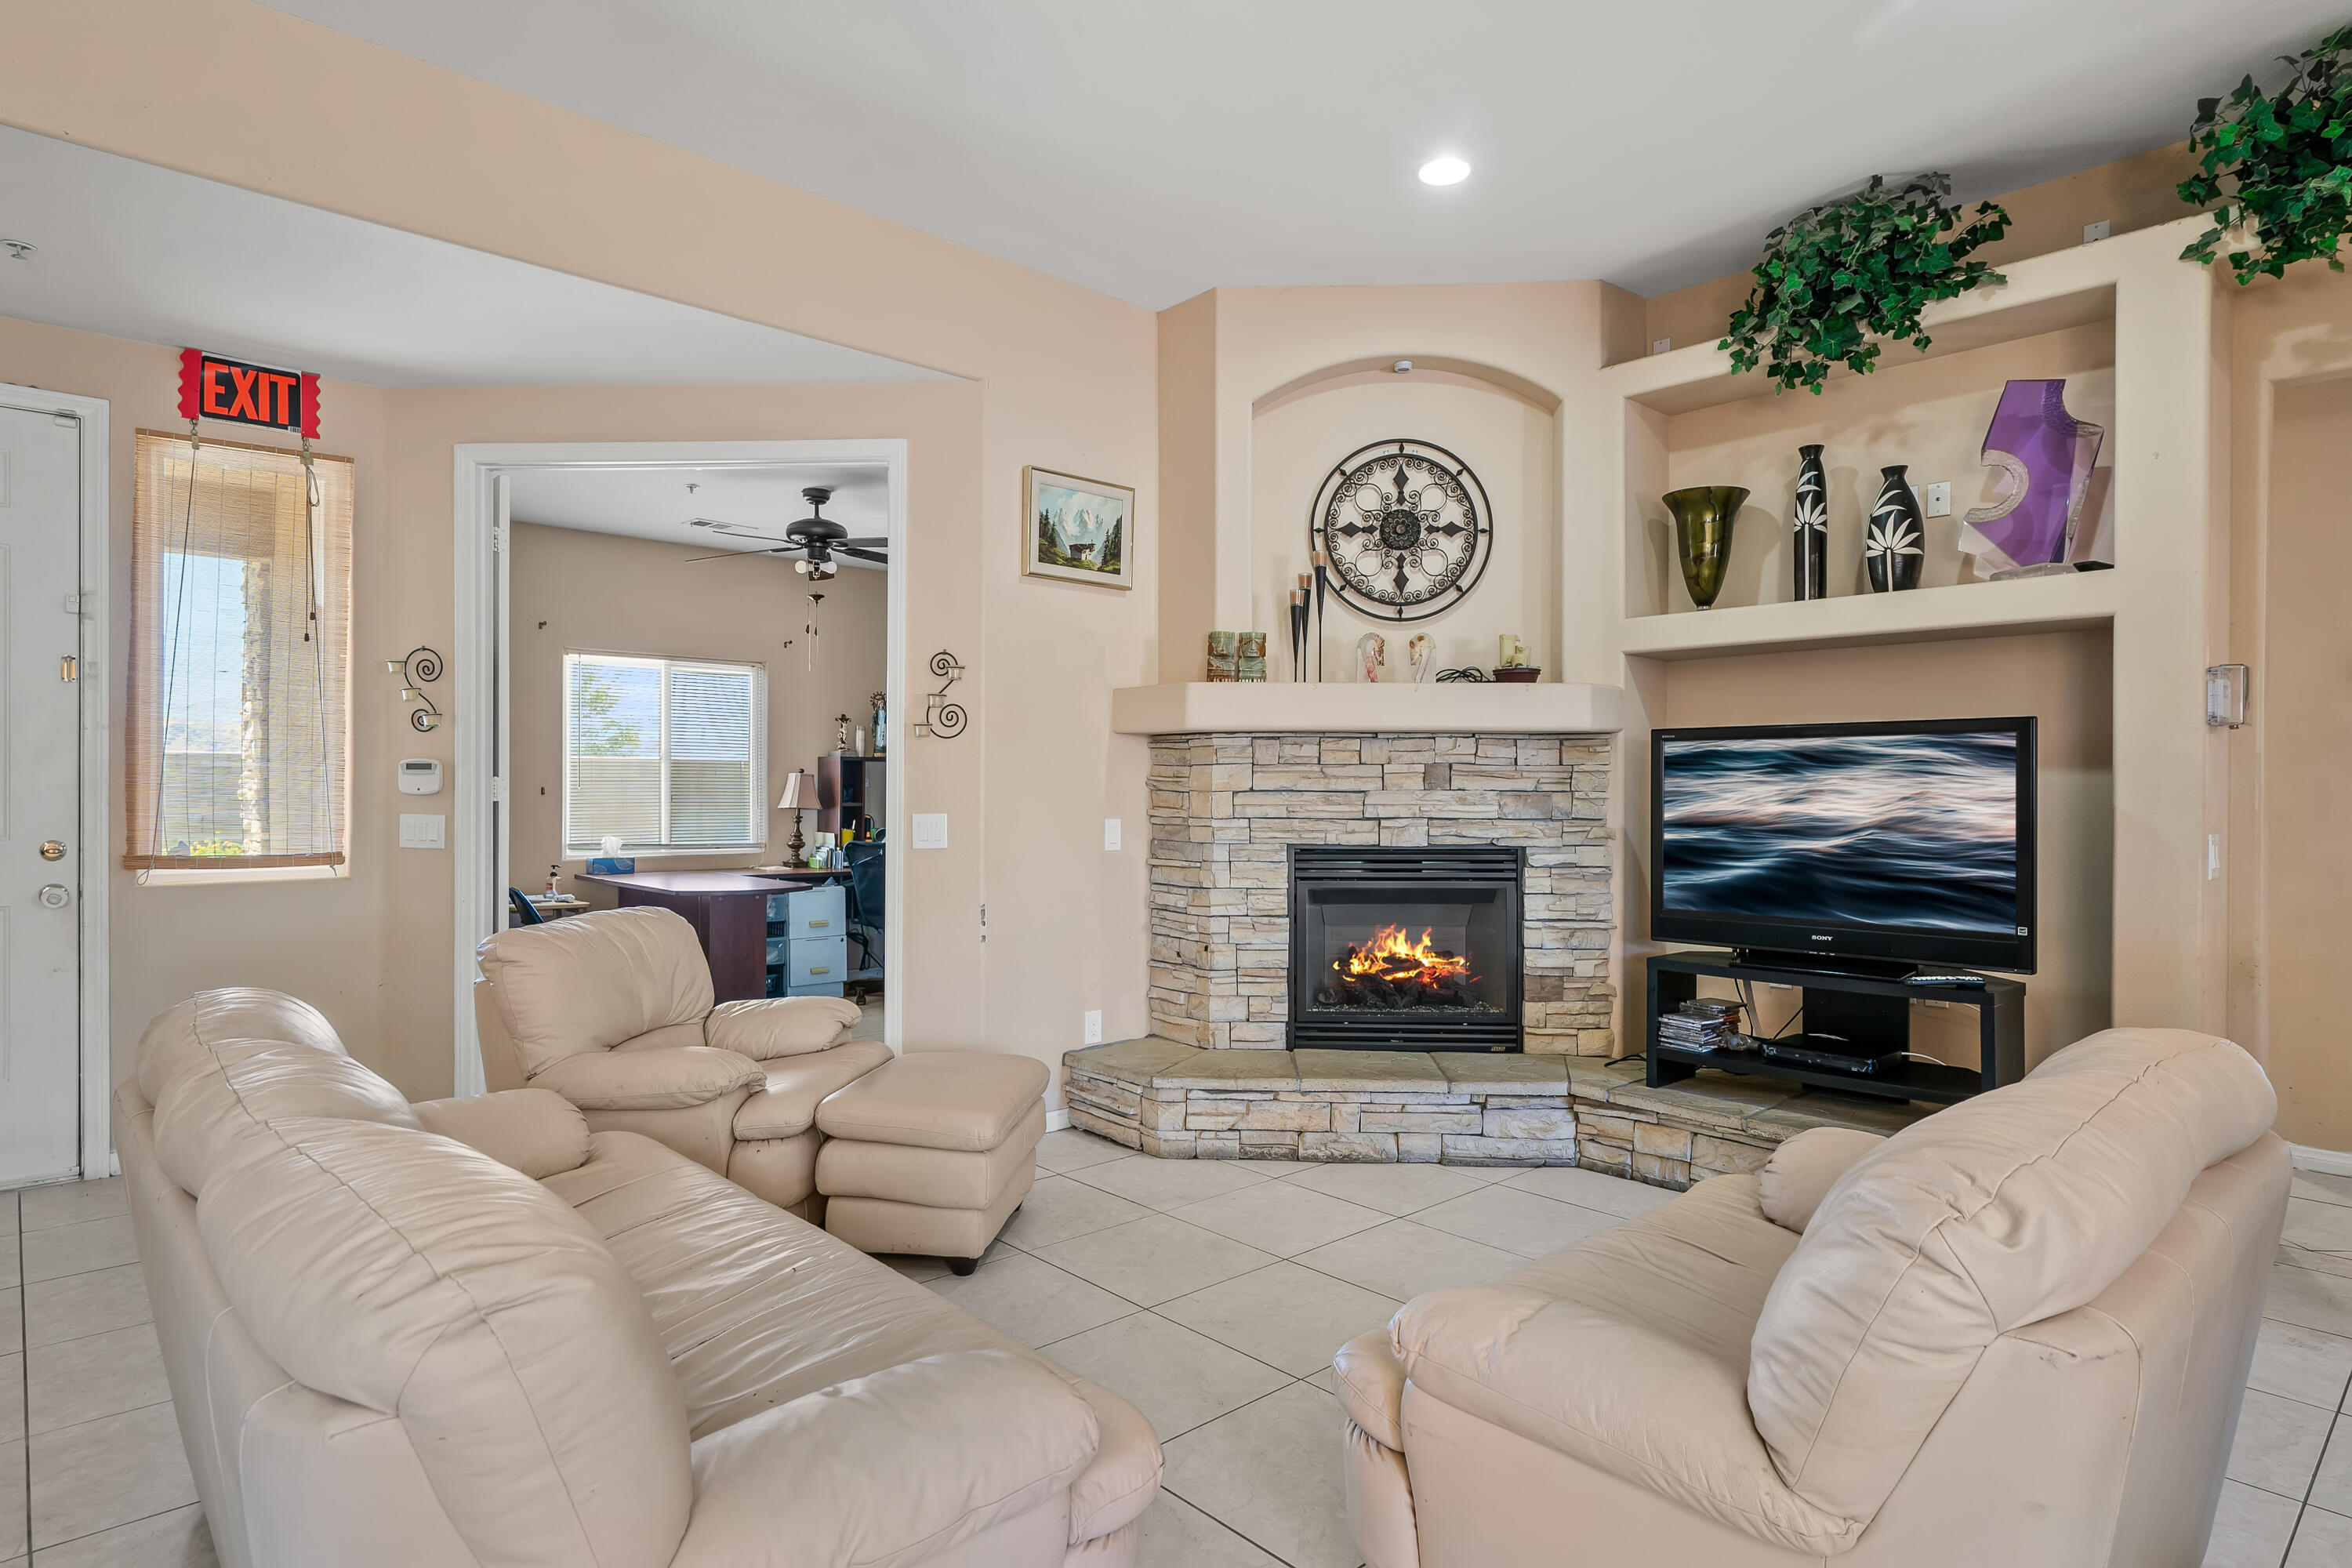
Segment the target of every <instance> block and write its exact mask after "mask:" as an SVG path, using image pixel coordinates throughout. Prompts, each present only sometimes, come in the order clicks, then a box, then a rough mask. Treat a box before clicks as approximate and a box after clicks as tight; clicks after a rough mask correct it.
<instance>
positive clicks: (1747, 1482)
mask: <svg viewBox="0 0 2352 1568" xmlns="http://www.w3.org/2000/svg"><path fill="white" fill-rule="evenodd" d="M1797 1245H1798V1242H1797V1237H1795V1236H1794V1235H1792V1234H1791V1233H1790V1232H1789V1231H1786V1230H1783V1229H1782V1228H1781V1227H1780V1226H1777V1225H1774V1224H1773V1223H1772V1222H1771V1221H1770V1220H1769V1219H1766V1218H1765V1217H1764V1211H1763V1209H1762V1207H1761V1206H1760V1205H1759V1202H1758V1197H1757V1182H1756V1178H1755V1177H1753V1176H1717V1177H1716V1178H1714V1179H1713V1180H1711V1181H1706V1182H1702V1183H1700V1184H1698V1185H1697V1186H1696V1187H1693V1188H1692V1189H1691V1190H1690V1191H1689V1192H1687V1193H1685V1194H1683V1195H1682V1196H1681V1197H1679V1198H1676V1199H1675V1201H1674V1202H1672V1203H1670V1204H1666V1205H1663V1206H1661V1207H1658V1208H1655V1209H1653V1210H1651V1211H1650V1212H1649V1213H1647V1214H1645V1215H1642V1216H1641V1217H1640V1218H1638V1219H1631V1220H1627V1221H1625V1222H1624V1223H1623V1224H1622V1225H1618V1226H1612V1227H1611V1228H1610V1229H1608V1230H1604V1231H1602V1232H1601V1233H1599V1234H1598V1235H1596V1236H1592V1237H1588V1238H1586V1239H1585V1240H1583V1241H1581V1242H1579V1243H1578V1244H1577V1245H1576V1246H1574V1247H1570V1248H1569V1249H1568V1250H1567V1251H1565V1252H1557V1253H1553V1254H1552V1255H1551V1256H1549V1257H1548V1258H1541V1259H1538V1261H1537V1262H1535V1263H1532V1264H1529V1265H1528V1266H1527V1267H1526V1268H1519V1269H1516V1270H1514V1271H1513V1272H1511V1273H1509V1274H1507V1275H1505V1276H1504V1277H1503V1278H1502V1279H1498V1280H1496V1281H1495V1282H1494V1283H1492V1284H1489V1285H1480V1286H1473V1287H1470V1288H1468V1289H1455V1290H1438V1291H1434V1292H1432V1293H1431V1294H1428V1295H1425V1296H1419V1297H1416V1298H1414V1299H1413V1300H1411V1301H1409V1302H1407V1303H1406V1304H1405V1306H1404V1308H1403V1310H1401V1311H1400V1312H1398V1313H1397V1315H1396V1316H1395V1318H1394V1319H1393V1320H1391V1322H1390V1325H1389V1329H1390V1334H1391V1340H1392V1342H1393V1343H1394V1345H1395V1347H1396V1351H1397V1354H1398V1358H1399V1360H1400V1362H1401V1363H1402V1367H1403V1370H1404V1374H1405V1376H1406V1377H1407V1378H1408V1379H1409V1380H1410V1381H1411V1382H1412V1385H1413V1386H1414V1387H1415V1388H1416V1389H1418V1390H1420V1392H1421V1393H1423V1394H1427V1395H1429V1396H1430V1397H1433V1398H1434V1399H1437V1400H1441V1401H1443V1402H1444V1404H1446V1405H1451V1406H1453V1407H1454V1409H1456V1410H1460V1411H1464V1412H1466V1413H1468V1414H1469V1415H1475V1416H1478V1417H1479V1418H1481V1419H1482V1420H1486V1421H1488V1422H1491V1423H1493V1424H1494V1425H1496V1426H1500V1427H1502V1428H1504V1429H1505V1430H1506V1431H1509V1432H1514V1433H1517V1435H1518V1436H1522V1437H1525V1438H1527V1439H1528V1440H1529V1441H1531V1442H1534V1443H1538V1444H1541V1445H1542V1446H1544V1447H1548V1448H1551V1449H1554V1450H1556V1451H1558V1452H1559V1453H1563V1454H1566V1455H1568V1456H1569V1457H1570V1458H1574V1459H1577V1460H1579V1461H1580V1462H1582V1463H1584V1464H1587V1465H1590V1466H1591V1467H1593V1468H1596V1469H1601V1470H1605V1471H1607V1472H1609V1473H1610V1474H1612V1475H1614V1476H1617V1477H1619V1478H1621V1479H1624V1480H1628V1481H1632V1482H1635V1483H1637V1484H1639V1485H1641V1486H1643V1487H1646V1488H1648V1489H1651V1490H1653V1491H1656V1492H1659V1493H1662V1494H1664V1496H1666V1497H1669V1498H1672V1499H1674V1500H1675V1501H1677V1502H1680V1503H1681V1504H1683V1505H1684V1506H1685V1507H1686V1508H1690V1509H1693V1510H1696V1511H1698V1512H1701V1513H1705V1514H1706V1515H1708V1516H1710V1517H1712V1518H1714V1519H1717V1520H1719V1521H1722V1522H1724V1523H1726V1524H1729V1525H1732V1526H1734V1527H1735V1528H1737V1529H1739V1530H1742V1531H1747V1532H1748V1533H1751V1534H1755V1535H1759V1536H1762V1537H1764V1538H1765V1539H1767V1540H1770V1541H1776V1542H1780V1544H1781V1545H1784V1546H1787V1547H1789V1548H1790V1549H1791V1550H1794V1551H1798V1552H1810V1553H1813V1554H1815V1555H1817V1556H1818V1555H1822V1554H1826V1553H1829V1552H1837V1551H1842V1550H1843V1549H1844V1548H1846V1547H1848V1546H1851V1545H1852V1544H1853V1538H1854V1536H1855V1535H1856V1534H1858V1533H1859V1532H1858V1531H1855V1530H1853V1529H1850V1528H1849V1527H1848V1526H1847V1525H1846V1523H1845V1521H1842V1520H1839V1519H1836V1518H1834V1517H1832V1516H1831V1515H1829V1514H1827V1513H1826V1512H1825V1511H1824V1510H1821V1509H1819V1508H1816V1507H1814V1506H1812V1505H1811V1504H1810V1503H1808V1502H1807V1501H1806V1500H1804V1499H1802V1498H1801V1497H1799V1496H1797V1495H1796V1494H1795V1493H1794V1492H1792V1491H1791V1490H1790V1488H1789V1487H1788V1486H1787V1485H1786V1484H1785V1483H1784V1482H1783V1481H1782V1480H1781V1479H1780V1474H1779V1472H1778V1471H1777V1470H1775V1469H1774V1468H1773V1464H1772V1457H1771V1455H1770V1453H1769V1451H1768V1450H1767V1449H1766V1448H1765V1447H1764V1444H1763V1442H1762V1440H1761V1439H1759V1437H1758V1436H1757V1435H1756V1429H1755V1426H1753V1424H1752V1423H1751V1422H1750V1421H1749V1420H1748V1408H1747V1399H1746V1391H1745V1382H1746V1378H1747V1374H1748V1339H1749V1336H1750V1334H1751V1333H1752V1332H1753V1331H1754V1327H1755V1323H1756V1319H1757V1316H1758V1314H1759V1312H1760V1311H1761V1310H1763V1306H1764V1301H1765V1300H1766V1293H1767V1291H1768V1290H1769V1288H1770V1284H1771V1280H1772V1277H1773V1275H1774V1273H1775V1271H1777V1270H1778V1269H1779V1268H1780V1267H1781V1266H1782V1264H1783V1262H1784V1260H1785V1259H1787V1258H1788V1257H1789V1256H1790V1253H1791V1252H1792V1251H1793V1250H1794V1249H1795V1248H1796V1247H1797ZM1368 1405H1369V1402H1368ZM1350 1408H1351V1411H1352V1409H1353V1405H1351V1406H1350ZM1364 1414H1366V1415H1378V1414H1379V1410H1378V1407H1377V1405H1370V1407H1368V1408H1367V1409H1366V1410H1365V1412H1364ZM1359 1419H1360V1418H1359ZM1367 1430H1370V1428H1367Z"/></svg>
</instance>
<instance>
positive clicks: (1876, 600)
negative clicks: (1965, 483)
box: [1622, 571, 2122, 659]
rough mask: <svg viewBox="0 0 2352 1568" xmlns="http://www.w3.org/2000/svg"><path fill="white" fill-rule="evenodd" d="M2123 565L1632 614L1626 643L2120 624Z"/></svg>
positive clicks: (1858, 641)
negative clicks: (2110, 568) (1891, 590)
mask: <svg viewBox="0 0 2352 1568" xmlns="http://www.w3.org/2000/svg"><path fill="white" fill-rule="evenodd" d="M2121 575H2122V574H2121V572H2120V571H2114V572H2074V573H2069V574H2065V575H2063V576H2057V577H2024V578H2020V579H2017V580H2016V581H2013V582H2007V583H1960V584H1950V585H1948V586H1945V587H1940V588H1915V589H1912V590H1911V591H1909V592H1907V593H1901V594H1849V595H1841V596H1839V597H1835V598H1829V599H1814V600H1811V601H1809V602H1806V603H1802V604H1798V603H1791V602H1783V603H1780V604H1776V605H1717V607H1715V608H1714V609H1711V610H1682V611H1677V612H1674V613H1671V614H1666V615H1656V616H1630V617H1628V618H1627V619H1626V621H1625V622H1624V626H1623V637H1622V647H1623V648H1624V651H1625V652H1626V653H1628V654H1632V655H1634V656H1636V657H1639V658H1663V659H1676V658H1714V657H1717V656H1719V655H1724V654H1741V653H1780V652H1791V651H1795V650H1798V649H1801V648H1813V647H1869V646H1871V645H1874V644H1885V643H1908V642H1939V641H1944V640H1947V639H1949V638H1953V637H2018V636H2023V635H2025V634H2028V633H2032V632H2055V631H2073V630H2078V629H2080V628H2083V627H2086V626H2105V625H2109V624H2112V623H2113V621H2114V620H2115V616H2116V603H2117V601H2118V598H2119V596H2120V595H2119V593H2118V590H2119V588H2120V586H2121V584H2119V583H2118V581H2117V579H2118V578H2119V577H2120V576H2121Z"/></svg>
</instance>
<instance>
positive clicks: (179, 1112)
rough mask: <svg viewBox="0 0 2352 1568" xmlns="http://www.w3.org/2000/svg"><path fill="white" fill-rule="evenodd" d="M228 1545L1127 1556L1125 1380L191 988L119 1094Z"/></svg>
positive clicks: (532, 1556)
mask: <svg viewBox="0 0 2352 1568" xmlns="http://www.w3.org/2000/svg"><path fill="white" fill-rule="evenodd" d="M116 1104H117V1106H118V1108H119V1112H120V1114H119V1119H118V1121H117V1122H116V1131H117V1137H118V1141H119V1143H120V1147H121V1156H122V1164H123V1173H124V1175H125V1177H126V1178H127V1180H128V1184H129V1187H130V1197H131V1226H132V1230H133V1232H134V1234H135V1235H136V1237H137V1239H138V1244H139V1259H140V1267H141V1269H142V1273H143V1274H144V1276H145V1279H146V1282H147V1293H148V1296H149V1298H150V1300H152V1303H153V1308H154V1316H155V1328H156V1332H157V1334H158V1336H159V1338H160V1339H161V1341H162V1344H163V1364H164V1368H165V1370H166V1372H167V1373H169V1375H170V1379H171V1386H172V1400H173V1406H174V1407H175V1410H176V1412H177V1414H178V1416H179V1423H180V1433H181V1437H182V1439H183V1441H184V1444H185V1445H186V1447H187V1453H188V1459H189V1464H190V1466H191V1468H193V1470H194V1475H195V1481H196V1490H197V1493H198V1495H199V1497H200V1498H201V1499H202V1500H203V1502H204V1507H205V1517H206V1519H207V1520H208V1521H210V1523H211V1526H212V1533H213V1540H214V1543H215V1547H216V1548H217V1550H218V1552H219V1554H220V1558H221V1561H222V1562H223V1563H226V1564H227V1565H228V1568H325V1565H327V1564H332V1565H333V1568H493V1565H497V1564H512V1565H520V1564H525V1563H529V1564H535V1565H541V1568H847V1565H850V1564H857V1565H859V1568H866V1565H883V1564H889V1565H896V1568H916V1565H918V1564H921V1565H925V1568H1124V1565H1127V1564H1129V1563H1132V1562H1133V1559H1134V1552H1135V1536H1136V1531H1135V1526H1134V1524H1133V1522H1132V1521H1134V1519H1135V1518H1136V1516H1137V1515H1138V1514H1139V1513H1140V1512H1141V1511H1142V1510H1143V1509H1144V1507H1145V1506H1146V1505H1147V1504H1148V1503H1149V1502H1150V1500H1151V1498H1152V1497H1153V1495H1154V1494H1155V1493H1156V1491H1157V1489H1158V1486H1159V1479H1160V1449H1159V1446H1158V1444H1157V1443H1156V1442H1155V1441H1154V1440H1153V1438H1152V1436H1151V1429H1150V1426H1149V1424H1148V1423H1146V1422H1145V1421H1144V1419H1143V1417H1142V1415H1140V1414H1139V1413H1138V1412H1137V1411H1136V1410H1135V1408H1134V1407H1133V1406H1132V1405H1128V1404H1127V1403H1126V1402H1125V1401H1124V1400H1121V1399H1119V1398H1118V1396H1116V1395H1114V1394H1109V1393H1108V1392H1106V1391H1105V1390H1103V1389H1101V1388H1098V1387H1096V1386H1095V1385H1094V1384H1089V1383H1087V1382H1085V1381H1084V1380H1082V1379H1079V1378H1076V1377H1074V1376H1073V1375H1071V1374H1070V1373H1066V1372H1065V1371H1063V1370H1062V1369H1060V1368H1058V1367H1056V1366H1055V1365H1054V1364H1053V1363H1050V1362H1048V1361H1046V1360H1045V1358H1044V1357H1042V1356H1039V1355H1038V1354H1036V1353H1035V1352H1032V1351H1029V1350H1027V1349H1024V1347H1022V1346H1021V1345H1018V1344H1016V1343H1014V1342H1013V1341H1011V1340H1009V1339H1007V1338H1006V1337H1005V1336H1003V1334H1001V1333H999V1332H997V1331H995V1330H994V1329H992V1328H991V1327H989V1326H988V1325H987V1324H986V1323H984V1322H982V1321H980V1320H979V1319H978V1318H975V1317H973V1316H971V1314H970V1313H968V1312H965V1311H963V1310H961V1309H960V1308H957V1307H954V1306H952V1305H950V1304H949V1303H948V1302H947V1301H945V1300H942V1299H940V1297H939V1296H937V1295H935V1294H933V1293H932V1292H930V1291H929V1290H927V1289H924V1288H923V1287H921V1286H920V1285H918V1284H915V1283H913V1282H912V1281H909V1280H907V1279H901V1278H900V1277H899V1276H898V1275H897V1274H895V1273H893V1272H892V1271H891V1270H890V1269H889V1268H887V1267H885V1266H884V1265H882V1264H880V1263H877V1262H876V1261H874V1260H873V1259H871V1258H866V1257H864V1256H863V1255H861V1254H859V1253H858V1252H856V1250H855V1249H854V1248H852V1247H849V1246H848V1245H847V1244H846V1243H845V1242H841V1241H838V1240H835V1238H834V1237H829V1236H827V1235H826V1234H825V1233H824V1232H823V1231H821V1230H818V1229H816V1228H814V1226H809V1225H807V1224H806V1223H804V1222H803V1221H801V1220H797V1219H794V1218H793V1217H792V1216H791V1215H786V1214H783V1213H782V1212H780V1211H779V1210H777V1209H776V1208H775V1207H774V1206H772V1205H769V1204H766V1203H762V1202H761V1200H759V1199H758V1198H755V1197H753V1196H752V1195H751V1194H749V1193H746V1192H744V1191H743V1190H742V1189H741V1188H740V1187H738V1186H736V1185H734V1184H731V1183H730V1182H728V1181H727V1180H725V1179H724V1178H722V1177H720V1176H718V1175H715V1174H713V1173H711V1172H709V1171H708V1170H705V1169H704V1168H703V1167H702V1166H700V1165H698V1164H697V1163H695V1162H693V1161H691V1160H688V1159H687V1158H685V1157H684V1156H682V1155H680V1154H677V1153H676V1152H672V1151H671V1150H669V1149H667V1148H664V1147H663V1146H662V1145H660V1144H658V1143H656V1142H653V1141H652V1140H651V1139H647V1138H643V1137H640V1136H638V1135H636V1134H635V1133H630V1132H592V1131H590V1130H589V1128H588V1125H587V1123H586V1121H585V1120H584V1119H583V1116H582V1114H581V1112H580V1111H579V1110H577V1109H576V1108H575V1107H573V1106H572V1105H571V1104H569V1103H568V1102H566V1101H565V1100H562V1098H560V1097H559V1096H556V1095H553V1094H551V1093H548V1092H547V1091H545V1090H543V1089H517V1090H509V1091H507V1092H504V1093H496V1094H488V1095H483V1096H480V1097H478V1098H476V1099H472V1100H438V1101H433V1102H428V1103H425V1104H421V1105H415V1106H412V1105H410V1104H408V1103H407V1102H406V1101H405V1100H402V1099H401V1097H400V1095H399V1093H398V1091H397V1090H395V1089H393V1087H392V1086H391V1085H390V1084H388V1083H386V1082H384V1081H383V1079H380V1078H378V1077H377V1076H376V1075H375V1074H373V1073H372V1072H370V1071H368V1070H367V1069H366V1068H363V1067H362V1066H360V1065H359V1064H358V1063H357V1062H354V1061H352V1059H351V1058H349V1057H347V1056H345V1055H344V1054H343V1050H342V1047H341V1044H340V1043H339V1042H338V1041H337V1040H336V1038H335V1036H334V1033H333V1031H332V1030H331V1029H330V1028H329V1027H328V1026H327V1022H326V1020H325V1019H324V1018H322V1017H320V1016H319V1015H318V1013H317V1012H316V1011H314V1010H313V1009H311V1008H310V1007H308V1006H306V1005H303V1004H301V1003H299V1002H297V1001H295V1000H293V999H292V998H290V997H287V996H283V995H280V994H277V993H275V992H268V991H215V992H207V993H205V994H201V995H199V996H197V997H195V998H194V999H193V1000H191V1001H189V1002H185V1003H183V1004H181V1005H179V1006H177V1007H174V1008H173V1009H172V1010H171V1011H169V1012H167V1013H165V1014H163V1016H160V1017H158V1018H157V1019H156V1020H155V1022H154V1023H153V1024H152V1025H151V1026H149V1028H148V1030H147V1033H146V1036H145V1037H144V1038H143V1039H142V1041H141V1043H140V1051H139V1066H138V1074H137V1077H136V1079H134V1080H132V1081H131V1082H129V1083H126V1084H124V1085H123V1086H122V1088H121V1090H120V1091H119V1092H118V1094H117V1096H116Z"/></svg>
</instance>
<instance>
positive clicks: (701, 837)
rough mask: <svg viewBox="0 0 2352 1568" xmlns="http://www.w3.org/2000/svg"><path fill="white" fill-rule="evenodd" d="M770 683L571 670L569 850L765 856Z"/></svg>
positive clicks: (641, 668)
mask: <svg viewBox="0 0 2352 1568" xmlns="http://www.w3.org/2000/svg"><path fill="white" fill-rule="evenodd" d="M767 699H768V691H767V672H766V671H765V670H764V669H762V668H760V667H759V666H758V665H756V664H719V663H714V662H711V661H709V660H705V659H685V658H630V657H628V656H626V655H624V654H608V653H572V654H566V655H565V656H564V658H563V848H564V853H565V854H567V855H601V854H603V853H604V840H605V839H606V838H607V837H613V838H618V839H619V840H620V841H621V853H623V854H625V855H639V854H662V853H665V852H667V853H672V854H696V853H701V852H704V851H719V850H734V849H760V848H764V847H766V845H767V841H768V831H767V823H768V814H767V809H766V791H767V778H766V773H767V755H768V742H767V732H766V731H767V710H768V700H767Z"/></svg>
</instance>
